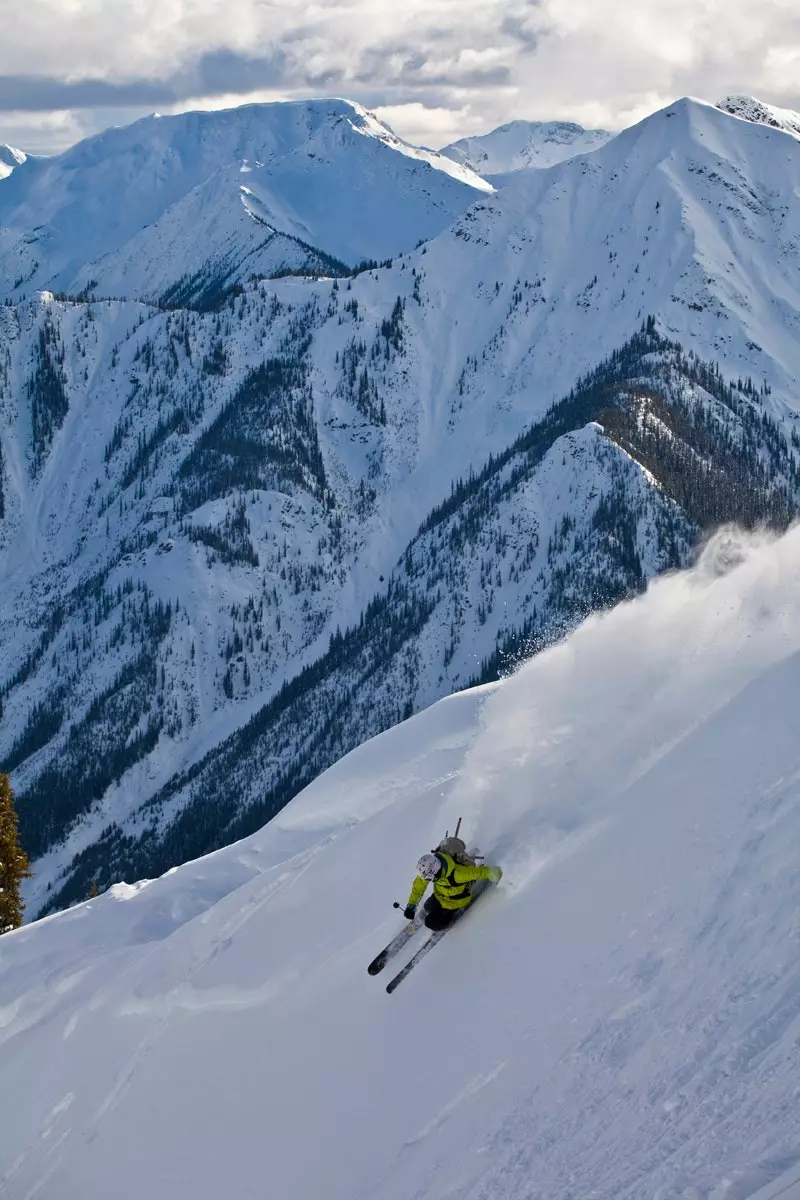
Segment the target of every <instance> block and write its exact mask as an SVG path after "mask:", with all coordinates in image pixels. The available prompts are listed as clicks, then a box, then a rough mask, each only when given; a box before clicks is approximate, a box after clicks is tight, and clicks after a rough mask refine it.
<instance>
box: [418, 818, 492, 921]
mask: <svg viewBox="0 0 800 1200" xmlns="http://www.w3.org/2000/svg"><path fill="white" fill-rule="evenodd" d="M466 849H467V848H466V846H465V845H464V843H463V842H462V841H461V839H460V838H446V839H445V840H444V841H443V842H441V843H440V845H439V846H437V847H436V849H435V850H434V851H433V852H432V853H431V854H423V856H422V858H421V859H420V860H419V862H418V863H417V877H416V879H415V880H414V883H413V886H412V888H411V895H410V896H409V897H408V904H407V905H406V907H405V910H404V912H403V916H404V917H405V919H406V920H407V921H413V920H414V917H415V916H416V914H417V905H418V904H419V902H420V900H421V899H422V897H423V895H424V894H425V889H426V888H427V886H428V884H429V883H432V884H433V895H432V896H429V897H428V899H427V900H426V901H425V924H426V925H427V927H428V929H432V930H434V931H436V930H440V929H446V928H447V926H448V925H449V924H450V922H451V921H452V920H453V918H454V917H455V915H456V913H457V912H458V911H459V910H460V909H462V908H466V907H467V905H468V904H470V903H471V901H472V893H471V889H470V884H471V883H472V881H473V880H475V879H490V880H491V881H492V883H499V882H500V880H501V879H502V877H503V871H502V868H501V867H478V866H476V865H475V860H474V859H473V858H471V857H470V856H469V855H468V854H467V853H466Z"/></svg>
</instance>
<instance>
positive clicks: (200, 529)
mask: <svg viewBox="0 0 800 1200" xmlns="http://www.w3.org/2000/svg"><path fill="white" fill-rule="evenodd" d="M392 161H394V159H392ZM798 186H800V147H798V145H797V142H796V141H795V140H794V139H791V138H787V137H786V135H785V134H784V133H782V132H780V131H778V130H775V129H771V128H768V127H767V126H764V125H761V124H752V123H749V122H745V121H741V120H738V119H736V118H734V117H733V116H731V115H729V114H726V113H724V112H722V111H720V110H719V109H717V108H714V107H712V106H708V105H702V104H699V103H697V102H693V101H688V100H687V101H680V102H678V103H676V104H674V105H671V106H669V108H667V109H666V110H664V111H663V112H662V113H659V114H655V115H654V116H653V117H651V118H648V120H647V121H645V122H643V123H641V124H640V125H639V126H636V127H634V128H632V129H630V130H627V131H625V132H624V133H622V134H620V135H619V136H618V137H617V138H615V139H613V140H612V141H611V142H609V143H608V144H607V145H606V146H603V147H601V148H600V149H599V150H597V151H595V152H594V153H593V154H592V155H589V156H583V157H579V158H573V159H571V160H569V161H567V162H564V163H561V164H558V165H556V166H555V167H552V168H549V169H547V170H542V171H536V172H533V173H532V174H531V175H530V176H526V177H525V178H524V179H520V180H519V181H518V182H517V183H511V184H509V185H508V186H507V187H506V188H504V189H503V191H502V192H498V193H494V194H490V195H486V196H484V197H483V198H482V199H481V200H479V201H478V202H477V203H476V204H474V205H473V206H472V207H471V208H470V209H468V210H467V211H466V212H465V213H464V214H463V215H462V216H460V217H459V218H458V219H457V220H456V221H455V222H454V223H453V224H452V225H451V226H450V227H449V228H447V229H445V230H444V231H443V232H442V233H440V234H439V235H438V237H436V238H435V239H433V240H432V241H430V242H428V243H426V244H425V245H423V246H421V247H419V248H418V249H416V250H414V251H412V252H410V253H408V254H406V255H402V256H400V257H399V258H395V259H394V260H393V262H392V264H391V266H389V265H387V266H384V267H380V268H371V269H368V270H363V271H361V272H360V273H358V274H357V275H355V276H354V277H352V278H349V277H348V278H344V277H342V278H339V279H331V278H316V277H308V276H307V277H299V276H287V277H284V278H280V279H271V280H264V279H260V280H250V279H246V280H245V282H244V283H243V284H242V285H240V287H239V288H238V289H235V290H234V291H232V292H227V293H226V291H225V289H223V290H222V292H221V293H219V294H218V296H217V300H216V302H215V303H214V304H213V305H210V304H209V303H207V302H206V301H205V300H204V301H203V302H202V303H200V302H194V303H192V302H191V301H189V300H184V301H183V303H182V304H181V305H180V306H179V307H175V308H169V309H167V308H165V307H160V306H155V305H149V304H145V303H142V302H140V301H136V300H103V301H94V302H92V301H90V300H77V299H75V298H72V299H66V298H61V299H56V298H54V297H53V296H52V294H44V295H42V296H41V297H38V298H37V299H35V300H28V301H25V302H21V303H17V304H12V305H10V306H9V305H6V306H4V307H2V308H0V455H2V463H3V466H2V473H1V474H0V478H1V479H2V489H1V490H0V555H2V576H3V579H4V586H3V589H2V594H0V695H1V696H2V703H3V715H2V723H1V724H0V763H2V764H3V765H4V766H5V767H6V768H7V769H8V770H10V771H11V772H12V779H13V782H14V786H15V788H16V791H17V795H18V801H19V809H20V818H21V827H22V831H23V836H24V839H25V844H26V845H27V847H28V849H29V850H30V852H31V853H32V854H33V855H34V857H35V858H36V874H35V878H34V880H33V881H32V885H31V890H30V892H29V898H30V904H31V909H32V910H33V911H39V910H40V909H42V908H47V909H48V910H52V909H54V908H57V907H59V906H60V905H63V904H66V903H71V902H74V901H75V900H78V899H81V898H82V897H84V896H85V895H86V894H87V893H88V891H89V888H90V886H91V884H92V883H95V884H97V885H99V886H103V887H105V886H107V885H108V884H110V883H112V882H115V881H116V880H119V879H121V878H128V879H132V878H137V877H142V876H153V875H156V874H160V873H161V872H163V871H164V870H166V869H167V868H169V867H171V866H174V865H176V864H177V863H180V862H182V861H185V860H186V859H187V858H190V857H195V856H197V855H200V854H203V853H206V852H208V851H209V850H211V849H215V848H217V847H219V846H222V845H224V844H226V843H227V842H229V841H231V840H232V839H233V838H235V837H238V836H242V835H244V834H247V833H251V832H253V831H254V830H255V829H257V828H258V827H259V826H260V825H261V824H263V823H264V821H266V820H268V819H269V818H270V817H271V816H273V815H274V814H275V813H277V812H278V811H280V809H281V808H282V807H283V805H284V804H285V803H286V802H287V801H288V800H290V799H291V798H292V796H294V795H295V794H296V793H297V792H298V791H299V790H300V789H301V788H302V787H303V786H304V785H306V784H307V783H308V782H310V780H312V779H313V778H314V777H315V776H316V775H318V774H319V773H320V772H321V771H323V770H324V769H325V768H326V767H328V766H330V764H331V763H332V762H334V761H336V759H338V758H339V757H341V756H342V755H343V754H345V753H346V752H347V751H348V750H350V749H352V748H353V747H354V746H356V745H358V744H359V743H360V742H362V741H364V740H365V738H367V737H369V736H371V735H373V734H376V733H378V732H380V731H381V730H382V729H385V728H388V727H389V726H391V725H392V724H394V723H396V722H397V721H399V720H401V719H403V718H404V717H407V716H409V715H411V714H412V713H413V712H415V711H418V710H419V709H421V708H422V707H424V706H426V705H429V704H430V703H432V702H433V701H434V700H436V699H438V698H439V697H441V696H443V695H446V694H447V693H449V692H451V691H453V690H456V689H459V688H463V687H465V686H467V685H469V684H470V683H473V682H475V681H478V680H480V681H484V680H489V679H491V678H495V677H496V676H497V675H498V674H499V673H502V672H503V671H507V670H508V669H509V668H510V666H511V665H513V663H515V662H516V661H517V660H518V659H519V657H520V655H525V654H528V653H531V652H532V651H533V650H536V649H539V648H541V646H542V645H544V644H546V643H547V641H548V640H549V639H552V638H554V637H557V636H559V635H561V634H562V633H563V632H564V631H566V630H568V629H569V628H571V627H573V626H574V625H575V624H576V623H578V622H579V621H580V620H582V619H583V618H584V617H585V616H586V614H587V613H588V612H590V611H592V610H594V609H597V608H602V607H605V606H608V605H610V604H612V603H615V602H617V601H618V600H619V599H621V598H624V597H625V596H628V595H631V594H634V593H636V592H638V591H640V590H642V589H643V588H644V587H645V586H646V585H647V582H648V581H649V580H650V579H651V578H652V577H653V576H654V575H655V574H657V573H659V572H661V571H663V570H664V569H667V568H674V567H679V566H682V565H685V564H686V563H687V562H689V561H690V560H691V557H692V554H693V546H694V544H695V542H696V540H697V539H698V538H701V537H707V536H708V535H709V533H710V532H711V531H712V530H713V529H714V528H715V527H716V525H718V524H719V523H720V522H730V521H740V522H742V523H743V524H745V525H759V524H767V525H770V526H772V527H775V528H778V529H780V528H785V527H786V525H787V524H788V523H789V522H790V521H791V520H792V518H793V516H794V514H795V513H796V512H797V509H798V496H799V494H800V484H799V483H798V448H800V431H798V429H797V421H798V419H799V418H798V414H797V379H798V378H799V377H800V349H798V346H799V345H800V343H799V342H798V339H797V337H796V332H797V329H796V313H797V312H798V311H800V285H799V284H798V276H797V272H796V271H795V270H794V268H793V265H792V264H793V262H794V261H795V259H796V257H797V254H798V247H800V225H799V220H800V218H798V213H797V209H796V205H794V204H793V197H794V195H795V193H796V191H797V189H798Z"/></svg>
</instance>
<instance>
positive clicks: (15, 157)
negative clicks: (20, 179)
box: [0, 146, 26, 179]
mask: <svg viewBox="0 0 800 1200" xmlns="http://www.w3.org/2000/svg"><path fill="white" fill-rule="evenodd" d="M25 159H26V155H25V154H23V152H22V151H21V150H15V149H14V147H13V146H0V179H6V178H7V177H8V176H9V175H10V174H11V172H12V171H13V170H14V168H15V167H19V166H21V165H22V163H24V162H25Z"/></svg>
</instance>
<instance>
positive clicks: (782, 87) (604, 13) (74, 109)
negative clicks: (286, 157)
mask: <svg viewBox="0 0 800 1200" xmlns="http://www.w3.org/2000/svg"><path fill="white" fill-rule="evenodd" d="M0 29H1V30H2V36H0V143H1V142H9V143H10V144H12V145H15V146H19V147H21V148H22V149H24V150H29V151H33V152H39V153H51V152H54V151H57V150H59V149H63V148H65V147H66V146H68V145H70V144H72V143H73V142H75V141H77V140H78V139H79V138H81V137H83V136H85V135H86V134H88V133H94V132H96V131H97V130H99V129H103V128H105V127H106V126H108V125H120V124H125V123H126V122H128V121H131V120H134V119H135V118H136V117H139V116H142V115H144V114H146V113H150V112H153V111H158V112H162V113H167V112H178V111H181V110H184V109H188V108H216V107H227V106H231V105H234V104H241V103H245V102H248V101H252V100H280V99H293V98H298V97H303V96H330V95H337V96H347V97H350V98H352V99H355V100H360V101H361V102H362V103H363V104H366V105H367V106H368V107H370V108H372V109H375V110H377V112H378V114H379V116H381V117H382V118H383V119H384V120H388V121H389V123H390V124H391V125H392V126H393V127H394V128H395V129H396V131H397V132H398V133H400V134H401V135H402V136H404V137H406V138H408V139H409V140H411V141H416V142H424V143H426V144H428V145H432V146H440V145H444V144H445V143H446V142H449V141H452V140H453V139H455V138H457V137H460V136H463V135H464V134H466V133H482V132H486V131H487V130H489V129H492V128H494V127H495V126H496V125H500V124H502V123H503V122H505V121H508V120H512V119H514V118H517V117H525V118H531V119H548V118H568V119H570V120H575V121H579V122H580V123H581V124H584V125H588V126H605V127H607V128H614V129H616V128H620V127H622V126H623V125H626V124H630V123H631V122H632V121H634V120H637V119H638V118H640V117H642V116H645V115H646V114H647V113H649V112H652V111H653V110H655V109H656V108H659V107H661V106H662V105H664V104H667V103H669V102H670V101H671V100H673V99H675V98H676V97H677V96H679V95H684V94H687V93H689V94H692V95H696V96H700V97H702V98H704V99H707V100H717V99H719V98H720V97H721V96H722V95H724V94H726V93H728V92H743V91H744V92H749V93H751V94H755V95H757V96H759V97H760V98H761V99H763V100H767V101H770V102H772V103H774V104H779V105H783V106H785V107H789V108H800V3H799V2H798V0H757V2H756V3H753V0H0Z"/></svg>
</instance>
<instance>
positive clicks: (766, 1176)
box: [0, 530, 800, 1200]
mask: <svg viewBox="0 0 800 1200" xmlns="http://www.w3.org/2000/svg"><path fill="white" fill-rule="evenodd" d="M798 651H800V530H793V531H791V532H790V533H789V534H788V535H787V536H786V537H784V538H783V539H781V540H780V541H777V542H769V541H761V542H759V541H757V540H750V541H748V540H745V539H743V538H742V537H740V536H739V535H734V534H724V533H723V534H720V535H719V536H718V537H717V538H716V539H715V540H714V541H713V542H712V543H711V544H710V545H709V546H708V547H707V548H706V550H705V552H704V554H703V555H702V557H701V559H700V562H699V564H698V566H697V567H696V568H695V569H694V570H693V571H691V572H688V573H686V574H683V575H675V576H672V577H669V578H664V579H661V580H659V581H657V582H656V583H655V584H654V585H653V586H652V587H651V588H650V590H649V592H648V593H647V595H646V596H644V597H643V598H641V599H639V600H636V601H634V602H632V603H630V604H626V605H624V606H622V607H620V608H618V609H616V610H615V611H614V612H612V613H611V614H609V615H608V616H606V617H603V618H592V619H590V620H589V621H588V622H587V623H586V624H585V625H583V626H582V627H581V628H580V629H579V630H578V631H577V632H576V633H575V634H573V635H572V636H571V637H570V638H569V640H568V641H567V642H565V643H564V644H562V645H560V646H558V647H556V648H554V649H552V650H550V651H548V652H547V653H545V654H542V655H541V656H540V657H538V658H537V659H535V660H534V661H532V662H531V663H529V664H528V665H526V666H525V667H523V668H522V669H521V670H520V671H519V673H518V674H517V675H515V676H514V677H513V678H511V679H508V680H506V681H505V682H504V683H502V684H500V685H498V686H495V687H489V688H484V689H479V690H477V691H472V692H466V693H461V694H460V695H457V696H454V697H452V698H450V699H447V700H445V701H442V702H440V703H439V704H437V705H435V706H434V707H433V708H431V709H429V710H428V711H426V712H424V713H422V714H421V715H419V716H418V717H415V718H413V719H412V720H411V721H408V722H406V723H405V724H404V725H402V726H399V727H398V728H396V729H394V730H391V731H390V732H389V733H387V734H384V735H383V736H381V737H380V738H377V739H375V740H374V741H373V742H370V743H368V744H367V745H365V746H363V747H361V748H360V749H359V750H356V751H354V752H353V753H352V754H350V755H349V756H348V757H347V758H345V759H344V760H342V761H341V762H340V763H339V764H337V766H335V767H334V768H332V769H331V770H330V771H328V772H327V773H326V774H325V775H323V776H322V777H321V778H320V779H318V780H317V781H316V782H315V783H314V784H313V785H312V786H311V787H309V788H308V789H307V790H306V791H305V792H304V793H302V794H301V795H300V796H299V797H298V798H297V799H296V800H295V801H294V802H293V803H292V804H290V805H289V806H288V808H286V809H285V810H284V812H283V813H282V814H281V815H280V816H279V817H278V818H277V819H276V820H274V821H273V822H272V823H271V824H270V825H269V826H267V827H266V828H265V829H264V830H262V831H261V832H260V833H258V834H256V835H255V836H254V837H252V838H250V839H248V840H247V841H245V842H241V843H239V844H237V845H235V846H232V847H229V848H228V849H225V850H222V851H219V852H218V853H217V854H214V855H212V856H210V857H208V858H206V859H202V860H198V861H197V862H194V863H189V864H187V865H186V866H184V867H180V868H178V869H176V870H174V871H172V872H170V873H169V874H168V875H167V876H165V877H164V878H162V879H160V880H157V881H154V882H151V883H147V884H139V885H133V886H127V885H118V886H117V887H115V888H113V889H112V890H111V892H110V893H108V894H106V895H104V896H101V897H99V898H97V899H95V900H93V901H90V902H88V903H86V904H83V905H81V906H78V907H77V908H74V909H71V910H70V911H68V912H67V913H64V914H62V915H59V916H56V917H54V918H50V919H49V920H47V921H44V922H41V923H38V924H35V925H31V926H28V927H25V928H23V929H22V930H20V931H18V932H16V933H14V934H11V935H8V936H6V937H4V938H2V939H1V940H0V1080H1V1081H2V1082H1V1083H0V1091H1V1093H2V1097H3V1102H2V1120H0V1196H2V1197H3V1198H4V1200H5V1198H6V1197H8V1198H9V1200H33V1198H34V1197H38V1198H40V1200H95V1198H98V1200H99V1198H100V1197H103V1198H106V1197H111V1196H113V1197H114V1200H134V1198H135V1200H141V1197H142V1196H148V1197H150V1198H151V1200H168V1198H169V1200H172V1198H178V1197H180V1198H184V1197H186V1198H191V1200H218V1198H219V1197H221V1196H225V1197H231V1198H232V1200H256V1198H258V1200H263V1198H264V1197H267V1198H269V1200H284V1198H286V1200H289V1198H291V1200H312V1198H314V1200H316V1198H317V1197H319V1196H322V1195H324V1196H325V1198H326V1200H522V1198H526V1200H533V1198H537V1200H538V1198H541V1200H544V1198H545V1197H546V1198H547V1200H554V1198H556V1197H558V1198H559V1200H567V1198H570V1200H590V1198H591V1200H678V1198H681V1200H703V1198H713V1200H743V1198H744V1197H750V1196H753V1195H755V1194H756V1193H759V1189H761V1188H765V1187H766V1188H767V1189H768V1190H766V1191H765V1192H764V1196H765V1197H770V1200H771V1198H772V1197H775V1198H777V1197H778V1196H780V1197H782V1200H786V1198H788V1197H790V1196H792V1195H793V1194H794V1193H793V1191H792V1187H793V1185H792V1183H791V1180H792V1179H793V1178H796V1176H797V1169H798V1166H799V1165H800V803H799V801H800V738H798V710H799V706H798V699H799V698H800V658H798ZM459 816H461V817H463V820H464V830H465V832H466V835H467V837H468V839H469V840H470V841H472V842H474V843H477V844H478V845H479V846H480V847H481V849H482V850H483V851H484V853H485V854H486V855H487V857H488V859H490V860H491V861H497V862H500V863H501V864H502V865H503V867H504V870H505V875H504V878H503V881H502V883H501V885H500V886H499V888H497V889H496V890H495V891H493V892H492V893H491V894H490V895H489V896H487V897H486V898H485V899H484V900H482V901H481V904H480V906H479V907H477V908H476V909H475V912H474V913H472V914H470V915H469V917H468V918H467V919H466V920H464V922H463V923H462V924H460V925H459V926H458V927H457V928H456V929H454V930H453V931H452V933H450V934H448V936H447V937H446V938H445V939H444V940H443V941H442V943H441V945H440V946H438V947H437V948H436V950H435V951H434V952H433V954H431V955H430V956H429V957H428V958H427V959H425V960H424V961H423V962H422V963H421V964H420V966H419V968H418V970H416V971H415V972H413V973H412V974H411V975H410V976H409V978H408V980H407V981H406V982H404V983H403V985H402V987H401V988H400V989H398V991H397V992H396V993H395V994H394V995H393V996H391V997H389V996H387V995H386V993H385V990H384V984H385V983H386V982H387V981H388V978H390V977H391V973H392V972H391V970H387V972H386V974H385V975H384V976H379V977H378V978H374V979H373V978H370V977H368V976H367V973H366V966H367V963H368V962H369V960H370V959H371V958H372V956H373V954H374V953H375V952H377V950H378V949H380V947H381V946H382V945H383V944H385V942H386V941H387V940H388V939H389V937H391V936H392V934H393V933H394V932H395V931H396V929H397V928H398V918H397V914H396V913H395V912H394V910H393V909H392V901H393V900H405V897H406V895H407V892H408V888H409V885H410V883H411V878H412V875H413V867H414V862H415V860H416V858H417V856H418V855H419V853H420V852H422V851H424V850H427V849H429V848H430V846H431V845H433V844H434V842H435V841H436V840H437V839H438V838H439V837H440V836H441V835H442V834H443V833H444V831H445V829H448V828H449V829H451V830H452V828H453V826H454V824H455V821H456V819H457V818H458V817H459ZM422 936H423V935H419V937H420V939H421V937H422ZM409 953H410V951H409ZM400 961H402V960H400ZM9 1097H13V1101H12V1102H10V1103H9V1099H8V1098H9Z"/></svg>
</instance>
